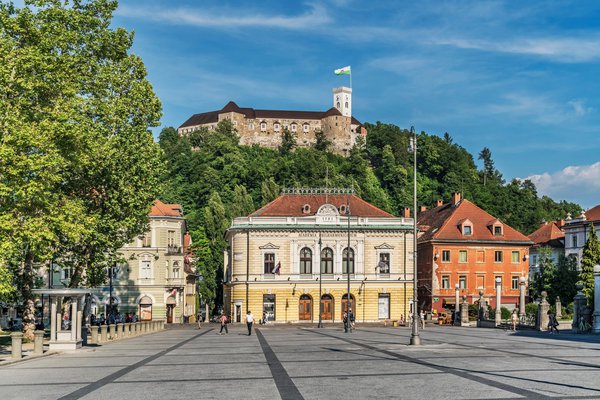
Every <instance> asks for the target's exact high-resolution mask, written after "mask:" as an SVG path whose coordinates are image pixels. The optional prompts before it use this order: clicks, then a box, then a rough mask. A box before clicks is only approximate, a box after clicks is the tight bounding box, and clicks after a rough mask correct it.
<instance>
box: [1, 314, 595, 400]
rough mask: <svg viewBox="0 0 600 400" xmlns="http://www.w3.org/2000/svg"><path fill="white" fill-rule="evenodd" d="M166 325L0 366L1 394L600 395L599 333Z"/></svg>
mask: <svg viewBox="0 0 600 400" xmlns="http://www.w3.org/2000/svg"><path fill="white" fill-rule="evenodd" d="M216 328H217V326H216V325H205V326H204V327H203V328H202V329H201V330H196V329H170V330H167V331H163V332H159V333H155V334H151V335H145V336H141V337H137V338H132V339H128V340H123V341H119V342H115V343H109V344H107V345H105V346H98V347H94V348H86V349H84V350H82V351H79V352H74V353H64V354H59V355H53V356H50V357H44V358H38V359H32V360H30V361H24V362H21V363H17V364H13V365H8V366H4V367H0V399H2V400H4V399H64V400H67V399H69V400H70V399H110V400H115V399H128V400H134V399H144V400H149V399H172V398H183V397H184V396H185V397H186V398H187V397H190V398H195V399H237V398H240V399H261V400H265V399H280V398H282V399H293V400H300V399H307V400H308V399H348V398H352V399H438V398H439V399H498V400H508V399H524V398H527V399H600V338H598V337H595V336H577V335H567V334H561V335H549V334H547V333H536V332H517V333H506V332H504V331H502V330H494V329H473V328H458V327H437V326H431V327H429V326H428V327H427V329H425V331H423V332H421V337H422V340H423V343H424V344H423V345H422V346H420V347H412V346H408V345H407V344H408V342H409V338H410V330H409V329H408V328H389V327H388V328H383V327H359V328H358V329H357V330H356V331H355V332H353V333H352V334H345V333H344V332H343V331H342V329H340V328H339V327H325V328H323V329H317V328H309V327H298V326H267V327H259V328H258V329H256V330H255V334H253V335H252V336H247V331H246V329H245V326H234V325H232V326H230V331H229V334H228V335H217V334H216V333H217V332H218V329H216Z"/></svg>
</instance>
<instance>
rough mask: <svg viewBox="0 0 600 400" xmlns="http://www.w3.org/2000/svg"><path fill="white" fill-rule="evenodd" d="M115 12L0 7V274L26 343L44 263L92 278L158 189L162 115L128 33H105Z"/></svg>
mask: <svg viewBox="0 0 600 400" xmlns="http://www.w3.org/2000/svg"><path fill="white" fill-rule="evenodd" d="M116 6H117V3H116V2H115V1H106V0H89V1H85V2H79V1H73V2H70V1H64V2H57V1H50V0H47V1H46V0H37V1H26V2H25V6H24V7H23V8H16V7H14V6H13V5H12V4H0V54H1V55H2V60H4V61H3V63H2V66H1V67H0V121H1V122H0V137H2V140H1V141H0V198H2V199H3V201H2V202H0V266H1V267H0V268H2V272H3V273H0V276H2V277H6V276H8V274H6V273H4V272H5V269H4V268H6V270H8V271H12V274H11V279H13V283H14V284H15V285H16V286H17V288H18V290H17V291H16V295H17V296H18V298H17V300H19V301H21V302H22V303H23V321H24V325H25V335H26V337H28V338H33V329H34V306H33V296H32V293H31V290H32V289H33V288H34V287H35V284H36V282H35V281H36V280H35V276H36V269H37V266H39V265H41V264H42V263H44V262H45V261H46V260H48V259H50V257H51V255H53V256H54V257H55V258H56V259H58V260H63V262H67V260H68V262H70V263H72V264H73V265H74V266H75V275H74V277H73V279H72V280H71V281H72V285H74V286H76V285H79V284H80V283H81V282H82V281H83V280H84V279H85V281H86V283H88V284H96V283H98V282H100V281H102V279H104V275H105V274H104V268H105V267H106V266H107V265H110V264H112V263H113V262H115V261H116V260H117V259H118V258H119V256H118V255H117V254H116V250H117V249H118V248H119V247H121V246H122V245H123V244H124V243H126V242H128V241H129V240H130V239H131V238H132V237H133V236H135V235H136V234H137V233H140V232H142V231H143V230H144V229H145V226H146V223H147V215H146V214H147V211H148V207H149V206H150V204H151V202H152V200H153V199H154V198H155V197H156V195H157V193H158V191H159V189H160V184H159V183H160V174H161V169H162V164H161V162H160V149H159V148H158V146H157V145H156V144H155V143H154V141H153V138H152V135H151V133H150V132H149V131H148V128H149V127H151V126H155V125H157V124H158V119H159V117H160V109H161V106H160V102H159V101H158V99H157V98H156V96H155V95H154V93H153V91H152V88H151V85H150V83H149V82H148V81H147V79H146V70H145V68H144V65H143V63H142V61H141V59H140V58H139V57H137V56H135V55H132V54H130V52H129V51H130V48H131V45H132V43H133V35H132V34H131V33H129V32H127V31H125V30H123V29H120V28H116V29H112V28H110V22H111V19H112V13H113V12H114V10H115V9H116ZM0 287H5V285H0Z"/></svg>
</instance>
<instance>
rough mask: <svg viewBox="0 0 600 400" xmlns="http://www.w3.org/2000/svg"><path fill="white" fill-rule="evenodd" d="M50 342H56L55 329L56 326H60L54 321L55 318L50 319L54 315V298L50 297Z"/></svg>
mask: <svg viewBox="0 0 600 400" xmlns="http://www.w3.org/2000/svg"><path fill="white" fill-rule="evenodd" d="M50 299H51V300H50V304H51V305H50V341H51V342H56V331H57V329H56V327H57V324H60V320H58V322H57V320H56V318H52V317H54V316H55V315H56V297H50Z"/></svg>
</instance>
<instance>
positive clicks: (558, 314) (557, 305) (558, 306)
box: [554, 296, 562, 319]
mask: <svg viewBox="0 0 600 400" xmlns="http://www.w3.org/2000/svg"><path fill="white" fill-rule="evenodd" d="M554 307H555V308H556V319H559V318H562V304H561V302H560V297H559V296H556V303H555V306H554Z"/></svg>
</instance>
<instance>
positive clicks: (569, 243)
mask: <svg viewBox="0 0 600 400" xmlns="http://www.w3.org/2000/svg"><path fill="white" fill-rule="evenodd" d="M592 225H594V228H595V229H596V234H598V230H600V204H599V205H597V206H595V207H593V208H590V209H589V210H587V211H585V212H583V213H581V215H580V216H578V217H577V218H569V217H567V219H566V220H565V225H564V227H563V231H564V232H565V256H567V257H569V256H570V257H575V259H576V260H577V270H581V257H582V255H583V246H585V243H586V242H587V240H588V237H589V233H590V227H591V226H592Z"/></svg>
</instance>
